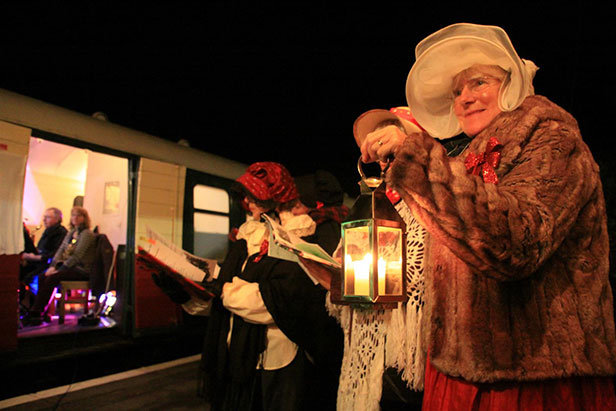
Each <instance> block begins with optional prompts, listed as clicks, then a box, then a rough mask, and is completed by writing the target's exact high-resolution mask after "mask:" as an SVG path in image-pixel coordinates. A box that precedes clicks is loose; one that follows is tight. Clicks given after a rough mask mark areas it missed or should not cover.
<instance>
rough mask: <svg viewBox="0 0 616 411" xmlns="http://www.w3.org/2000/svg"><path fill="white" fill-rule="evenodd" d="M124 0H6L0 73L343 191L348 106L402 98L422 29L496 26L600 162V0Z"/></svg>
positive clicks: (350, 166) (604, 34)
mask: <svg viewBox="0 0 616 411" xmlns="http://www.w3.org/2000/svg"><path fill="white" fill-rule="evenodd" d="M67 3H68V2H67ZM125 3H129V2H117V3H114V2H87V1H82V2H71V3H70V6H67V5H66V3H65V2H24V1H19V2H3V4H2V7H3V9H4V10H3V14H2V24H1V25H0V26H1V27H0V35H1V38H2V55H1V59H0V87H1V88H4V89H8V90H10V91H14V92H17V93H20V94H24V95H27V96H30V97H34V98H37V99H39V100H42V101H45V102H48V103H52V104H56V105H59V106H62V107H66V108H69V109H72V110H75V111H78V112H81V113H84V114H88V115H89V114H92V113H94V112H96V111H102V112H104V113H106V114H107V116H108V118H109V121H111V122H114V123H117V124H121V125H123V126H127V127H131V128H134V129H137V130H141V131H144V132H147V133H150V134H153V135H156V136H158V137H162V138H165V139H169V140H172V141H178V140H180V139H185V140H188V141H189V142H190V145H191V146H192V147H195V148H199V149H202V150H205V151H208V152H211V153H214V154H218V155H221V156H224V157H227V158H231V159H234V160H237V161H241V162H244V163H246V164H249V163H252V162H254V161H279V162H281V163H283V164H285V165H286V166H287V167H288V168H289V169H290V171H291V172H292V173H293V174H294V175H300V174H303V173H307V172H310V171H313V170H314V169H315V168H324V169H327V170H330V171H332V172H333V173H334V174H335V175H336V176H337V177H338V178H339V179H340V180H341V182H342V184H343V186H344V188H345V191H347V193H348V194H350V195H356V194H357V180H358V175H357V172H356V163H357V159H358V157H359V150H358V149H357V147H356V146H355V143H354V139H353V135H352V124H353V121H354V119H355V118H356V117H357V116H358V115H359V114H361V113H362V112H363V111H366V110H368V109H372V108H389V107H392V106H399V105H406V101H405V93H404V85H405V82H406V76H407V74H408V71H409V69H410V67H411V65H412V63H413V61H414V47H415V45H416V44H417V42H418V41H420V40H421V39H423V38H424V37H425V36H427V35H428V34H430V33H432V32H434V31H436V30H438V29H440V28H442V27H444V26H446V25H448V24H452V23H456V22H470V23H481V24H493V25H500V26H501V27H503V28H504V29H505V30H506V31H507V32H508V34H509V36H510V38H511V40H512V42H513V44H514V46H515V47H516V49H517V51H518V54H519V55H520V56H521V57H523V58H527V59H530V60H533V61H534V62H535V63H536V64H537V65H538V66H539V68H540V69H539V71H538V73H537V76H536V78H535V90H536V92H537V94H542V95H545V96H547V97H549V98H550V99H552V100H553V101H554V102H556V103H557V104H559V105H561V106H563V107H564V108H565V109H567V110H568V111H569V112H571V113H572V114H573V115H574V116H575V117H576V118H577V119H578V122H579V123H580V127H581V129H582V134H583V136H584V138H585V140H586V141H587V143H588V144H589V146H590V147H591V150H592V151H593V153H594V154H595V157H597V159H598V161H599V162H600V163H601V164H603V163H607V164H611V163H612V162H613V160H611V153H610V151H609V150H608V149H607V148H608V144H610V143H611V141H610V140H612V139H614V137H613V128H614V127H613V124H614V123H613V119H614V117H615V116H614V113H613V103H612V102H613V98H614V96H616V93H615V91H616V87H615V86H614V78H615V77H614V74H613V72H612V71H613V70H612V68H613V65H609V64H608V60H611V59H613V56H612V55H613V54H614V50H615V49H616V48H615V47H614V44H615V43H614V40H615V35H614V32H615V30H614V24H616V18H615V17H616V15H615V13H614V12H612V11H608V6H600V7H601V8H597V7H595V6H592V3H591V2H576V3H573V5H571V6H567V7H566V8H562V7H561V8H559V9H557V8H554V6H549V5H550V4H553V3H552V2H549V3H542V2H527V3H525V2H508V3H506V4H507V5H506V6H501V5H497V2H484V3H477V4H471V3H464V4H461V3H460V5H459V6H457V7H452V6H450V5H447V4H446V3H443V2H423V3H430V4H429V5H424V6H419V5H417V4H413V3H417V2H411V1H406V2H393V3H392V2H375V3H373V4H370V5H359V3H357V4H355V3H352V2H349V3H340V2H334V1H330V2H323V3H322V4H321V3H319V2H292V1H288V2H285V3H282V2H281V3H278V4H276V3H272V2H267V3H268V4H259V5H252V6H245V5H240V4H239V3H238V2H231V1H227V2H209V1H208V2H179V1H174V2H151V3H145V2H144V3H142V4H141V6H137V5H133V4H129V5H127V4H125ZM260 3H266V2H260ZM330 3H332V4H330ZM606 3H607V2H606Z"/></svg>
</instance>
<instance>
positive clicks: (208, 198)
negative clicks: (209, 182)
mask: <svg viewBox="0 0 616 411" xmlns="http://www.w3.org/2000/svg"><path fill="white" fill-rule="evenodd" d="M193 206H194V207H195V208H196V209H201V210H209V211H218V212H220V213H229V194H227V192H226V191H225V190H223V189H221V188H215V187H209V186H203V185H196V186H195V187H194V188H193Z"/></svg>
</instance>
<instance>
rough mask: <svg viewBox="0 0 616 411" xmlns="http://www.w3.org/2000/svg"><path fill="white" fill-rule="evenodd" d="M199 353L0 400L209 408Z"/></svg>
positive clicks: (15, 404) (116, 409)
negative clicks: (202, 394) (200, 382)
mask: <svg viewBox="0 0 616 411" xmlns="http://www.w3.org/2000/svg"><path fill="white" fill-rule="evenodd" d="M198 364H199V355H195V356H191V357H186V358H183V359H178V360H174V361H170V362H167V363H162V364H157V365H153V366H149V367H143V368H139V369H135V370H131V371H127V372H123V373H119V374H114V375H109V376H106V377H102V378H97V379H93V380H88V381H83V382H79V383H76V384H73V385H68V386H63V387H57V388H53V389H50V390H45V391H40V392H37V393H33V394H28V395H22V396H19V397H14V398H10V399H7V400H4V401H0V409H10V410H80V411H82V410H109V411H121V410H209V409H210V407H209V405H208V404H207V403H206V402H205V401H204V400H203V399H202V398H200V397H199V396H198V395H197V387H198Z"/></svg>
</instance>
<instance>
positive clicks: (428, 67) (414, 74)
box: [406, 23, 537, 139]
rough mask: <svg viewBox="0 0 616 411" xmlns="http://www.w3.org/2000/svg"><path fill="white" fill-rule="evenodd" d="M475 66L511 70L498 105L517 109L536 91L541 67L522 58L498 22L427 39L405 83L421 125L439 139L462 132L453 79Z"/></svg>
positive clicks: (443, 31) (455, 26) (467, 26)
mask: <svg viewBox="0 0 616 411" xmlns="http://www.w3.org/2000/svg"><path fill="white" fill-rule="evenodd" d="M474 64H486V65H497V66H500V67H501V68H502V69H504V70H505V71H507V72H508V73H509V74H510V76H509V77H510V78H509V82H507V83H503V87H502V88H501V90H500V95H499V101H498V105H499V108H500V109H501V110H502V111H511V110H515V109H516V108H517V107H518V106H519V105H520V104H522V101H524V99H525V98H526V97H527V96H529V95H532V94H534V89H533V83H532V81H533V77H534V76H535V72H536V71H537V66H536V65H535V63H533V62H532V61H530V60H523V59H521V58H520V57H518V55H517V53H516V51H515V49H514V48H513V45H512V44H511V41H510V40H509V37H508V36H507V33H505V31H504V30H503V29H502V28H500V27H497V26H483V25H478V24H469V23H458V24H452V25H451V26H447V27H445V28H443V29H441V30H439V31H437V32H435V33H433V34H431V35H429V36H428V37H426V38H425V39H423V40H422V41H420V42H419V44H417V47H416V48H415V64H413V67H411V71H410V72H409V75H408V78H407V81H406V98H407V101H408V105H409V107H410V109H411V112H412V113H413V116H414V117H415V118H416V119H417V121H418V123H419V124H420V125H421V126H422V127H423V128H424V129H425V130H426V131H427V132H428V133H429V134H430V135H432V136H434V137H436V138H441V139H444V138H449V137H453V136H455V135H458V134H460V133H461V132H462V129H461V128H460V125H459V123H458V119H457V118H456V116H455V114H454V112H453V93H452V82H453V78H454V76H455V75H456V74H458V73H459V72H460V71H462V70H465V69H467V68H469V67H470V66H472V65H474Z"/></svg>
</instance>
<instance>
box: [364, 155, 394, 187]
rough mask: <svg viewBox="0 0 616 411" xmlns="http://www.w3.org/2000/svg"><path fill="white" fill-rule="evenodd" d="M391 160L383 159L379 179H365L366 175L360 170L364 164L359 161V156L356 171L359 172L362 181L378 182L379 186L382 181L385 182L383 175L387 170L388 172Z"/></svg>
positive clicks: (388, 158)
mask: <svg viewBox="0 0 616 411" xmlns="http://www.w3.org/2000/svg"><path fill="white" fill-rule="evenodd" d="M390 161H391V158H390V157H387V158H386V159H385V167H382V168H381V175H380V177H378V178H377V177H369V178H367V177H366V174H365V173H364V170H363V169H362V167H361V165H362V164H366V163H364V162H363V161H362V160H361V156H359V160H357V171H359V175H360V177H361V179H362V180H364V181H369V180H379V181H378V184H380V183H381V182H382V181H383V180H385V173H386V172H387V170H389V166H390V164H391V162H390Z"/></svg>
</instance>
